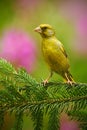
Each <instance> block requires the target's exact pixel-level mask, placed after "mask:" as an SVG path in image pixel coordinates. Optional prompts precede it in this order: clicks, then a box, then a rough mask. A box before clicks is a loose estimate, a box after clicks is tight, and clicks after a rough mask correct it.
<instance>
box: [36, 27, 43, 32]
mask: <svg viewBox="0 0 87 130" xmlns="http://www.w3.org/2000/svg"><path fill="white" fill-rule="evenodd" d="M34 31H35V32H38V33H42V30H41V28H40V27H36V28H35V29H34Z"/></svg>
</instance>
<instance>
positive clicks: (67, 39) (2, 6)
mask: <svg viewBox="0 0 87 130" xmlns="http://www.w3.org/2000/svg"><path fill="white" fill-rule="evenodd" d="M17 2H18V1H17V0H16V1H14V0H0V36H1V37H2V35H3V31H4V29H5V28H9V27H10V26H15V27H20V28H23V29H25V30H26V31H27V32H29V33H30V34H31V35H32V36H33V38H34V39H35V40H36V44H37V46H38V53H39V57H38V59H37V68H36V70H35V72H34V73H33V74H32V76H33V77H35V78H36V80H37V81H39V82H41V81H42V80H43V79H44V78H46V77H47V75H48V73H49V70H48V68H47V66H46V64H45V63H44V61H43V58H42V54H41V51H40V47H41V43H40V41H41V38H40V36H39V35H38V34H36V33H35V32H34V31H33V30H34V28H35V27H37V26H38V25H39V24H40V23H49V24H51V25H52V26H53V27H54V28H55V30H56V36H57V37H58V38H59V40H60V41H61V42H62V43H63V44H64V46H65V49H66V50H67V52H68V56H69V59H70V64H71V72H72V75H73V77H74V79H75V81H76V82H87V56H85V57H84V56H81V55H79V54H78V53H76V52H75V50H74V48H73V39H74V38H75V33H76V30H75V26H74V25H73V23H72V22H71V21H69V20H67V19H66V18H65V17H64V16H63V15H61V13H60V11H59V9H58V8H59V4H60V1H58V3H57V2H56V1H49V0H45V1H44V2H43V1H37V2H36V5H37V6H34V7H33V4H32V6H31V8H30V7H29V10H28V11H25V14H26V13H27V14H26V17H24V16H23V15H22V12H23V10H22V9H20V8H18V7H16V6H15V5H17ZM56 3H57V4H56ZM20 14H21V15H20ZM44 72H45V73H44ZM41 76H42V77H41ZM51 81H56V82H57V81H62V79H61V77H59V76H58V75H56V74H55V75H54V76H53V78H52V79H51ZM17 114H18V113H17ZM13 117H14V115H13ZM45 118H46V119H45V120H48V117H45ZM23 119H24V120H25V121H24V126H23V127H24V128H23V130H28V129H30V130H31V129H32V125H33V123H32V121H31V119H29V118H26V117H24V118H23ZM21 121H22V120H21ZM44 122H45V124H46V121H44ZM46 125H47V124H46ZM46 125H45V126H46ZM29 127H30V128H29ZM8 129H9V128H8Z"/></svg>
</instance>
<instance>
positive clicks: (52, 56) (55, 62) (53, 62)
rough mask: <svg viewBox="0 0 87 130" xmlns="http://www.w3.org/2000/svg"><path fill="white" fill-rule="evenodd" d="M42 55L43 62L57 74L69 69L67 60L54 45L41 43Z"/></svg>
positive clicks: (47, 42) (46, 42)
mask: <svg viewBox="0 0 87 130" xmlns="http://www.w3.org/2000/svg"><path fill="white" fill-rule="evenodd" d="M43 42H44V43H42V53H43V56H44V59H45V61H46V62H47V64H48V65H49V66H50V68H51V69H52V70H53V71H55V72H58V73H61V72H62V71H66V70H67V69H68V68H69V63H68V59H67V58H66V57H65V56H64V54H63V53H62V52H61V50H60V48H59V47H58V46H56V44H55V43H51V42H49V41H43Z"/></svg>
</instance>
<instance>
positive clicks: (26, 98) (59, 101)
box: [0, 59, 87, 130]
mask: <svg viewBox="0 0 87 130" xmlns="http://www.w3.org/2000/svg"><path fill="white" fill-rule="evenodd" d="M0 86H1V88H2V89H1V90H0V113H1V116H0V129H1V128H2V125H3V123H4V115H5V112H7V111H11V112H15V118H16V121H15V124H14V128H13V130H16V129H18V130H22V127H23V114H24V113H26V111H28V112H29V113H30V115H31V119H32V121H33V125H34V130H41V129H42V128H43V115H44V112H45V114H47V115H48V117H49V121H48V128H47V129H48V130H53V129H55V130H58V128H59V117H60V114H61V113H62V111H64V112H66V113H68V114H69V115H70V116H71V117H73V118H74V117H76V114H75V113H74V114H73V113H72V111H79V113H80V111H82V110H83V111H84V110H86V109H87V84H86V83H74V84H72V85H69V84H67V83H56V82H50V83H48V84H47V85H46V86H45V87H44V86H43V85H42V84H41V83H38V82H37V81H36V80H35V79H34V78H33V77H31V76H30V75H29V74H28V73H27V72H26V71H25V70H24V69H22V68H20V69H18V70H17V71H16V70H15V69H14V67H13V66H12V65H11V64H10V63H8V62H7V61H6V60H4V59H0ZM86 112H87V111H86ZM81 114H82V113H81ZM83 115H84V114H83ZM78 118H80V114H78ZM53 120H55V123H54V124H53V125H52V123H53ZM81 121H84V122H87V120H86V119H85V120H83V118H82V120H81ZM81 126H82V125H81Z"/></svg>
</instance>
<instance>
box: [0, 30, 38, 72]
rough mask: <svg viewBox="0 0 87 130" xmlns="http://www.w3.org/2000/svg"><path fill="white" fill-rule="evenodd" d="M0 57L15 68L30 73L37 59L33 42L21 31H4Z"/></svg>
mask: <svg viewBox="0 0 87 130" xmlns="http://www.w3.org/2000/svg"><path fill="white" fill-rule="evenodd" d="M0 57H3V58H5V59H7V60H9V61H10V62H11V63H13V64H14V65H15V66H16V67H24V68H26V70H27V71H28V72H32V71H33V69H34V68H35V63H36V59H37V48H36V45H35V41H34V40H33V38H32V37H31V36H30V35H29V34H28V33H26V32H25V31H23V30H21V29H15V28H11V29H9V30H6V31H5V32H4V35H3V37H2V49H1V52H0Z"/></svg>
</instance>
